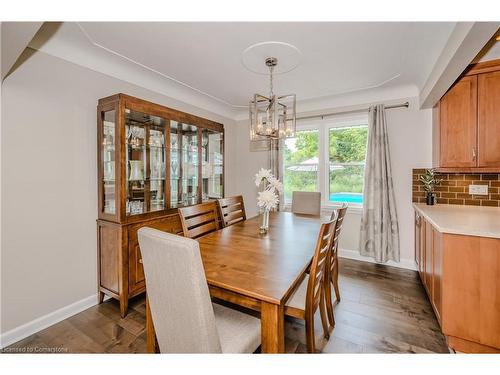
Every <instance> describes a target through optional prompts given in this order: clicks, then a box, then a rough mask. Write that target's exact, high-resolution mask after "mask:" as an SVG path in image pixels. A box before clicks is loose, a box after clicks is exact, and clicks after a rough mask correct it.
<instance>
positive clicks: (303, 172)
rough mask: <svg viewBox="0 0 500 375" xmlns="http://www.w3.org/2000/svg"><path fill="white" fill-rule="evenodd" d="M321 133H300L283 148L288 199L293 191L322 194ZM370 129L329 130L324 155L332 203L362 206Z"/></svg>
mask: <svg viewBox="0 0 500 375" xmlns="http://www.w3.org/2000/svg"><path fill="white" fill-rule="evenodd" d="M319 136H320V132H319V131H318V130H304V131H298V132H297V133H296V137H295V138H293V139H287V140H286V141H285V145H284V154H283V158H284V168H285V175H284V185H285V199H290V198H291V195H292V191H320V189H319V186H318V168H319ZM367 139H368V128H367V126H366V124H362V125H358V126H349V127H339V128H330V129H329V130H328V140H327V141H326V142H325V147H326V146H328V150H325V152H326V153H327V155H328V160H329V170H328V171H325V172H326V173H325V177H327V176H328V177H327V178H328V179H329V184H328V185H329V191H328V197H329V200H330V201H334V202H342V201H347V202H351V203H362V194H361V193H362V192H363V180H364V164H365V157H366V143H367Z"/></svg>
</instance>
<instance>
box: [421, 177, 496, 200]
mask: <svg viewBox="0 0 500 375" xmlns="http://www.w3.org/2000/svg"><path fill="white" fill-rule="evenodd" d="M412 172H413V183H412V185H413V186H412V201H413V202H418V203H425V195H426V193H425V190H424V186H423V184H422V182H420V181H419V178H420V176H421V175H423V174H424V173H425V169H413V171H412ZM436 177H437V178H440V179H442V180H443V181H442V182H441V184H440V185H438V186H437V187H436V199H437V203H441V204H460V205H470V206H492V207H500V174H498V173H436ZM469 185H488V195H471V194H469Z"/></svg>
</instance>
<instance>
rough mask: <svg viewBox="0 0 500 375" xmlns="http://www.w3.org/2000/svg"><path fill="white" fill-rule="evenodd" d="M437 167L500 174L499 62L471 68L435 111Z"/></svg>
mask: <svg viewBox="0 0 500 375" xmlns="http://www.w3.org/2000/svg"><path fill="white" fill-rule="evenodd" d="M433 126H434V132H433V138H434V139H433V143H434V144H433V148H434V152H433V158H434V166H435V167H437V168H438V169H440V170H441V171H443V172H446V171H448V172H459V171H464V172H467V171H478V172H480V171H483V172H498V171H500V60H495V61H488V62H485V63H479V64H475V65H473V66H471V67H470V68H469V69H468V70H467V71H466V73H465V74H464V75H463V76H462V77H461V78H460V79H458V80H457V81H456V82H455V84H454V85H453V86H452V87H451V88H450V89H449V90H448V92H447V93H446V94H445V95H444V96H443V97H442V98H441V100H440V101H439V103H438V104H437V105H436V107H435V108H434V116H433Z"/></svg>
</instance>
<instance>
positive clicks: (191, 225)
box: [179, 201, 220, 238]
mask: <svg viewBox="0 0 500 375" xmlns="http://www.w3.org/2000/svg"><path fill="white" fill-rule="evenodd" d="M179 216H180V218H181V225H182V231H183V233H184V237H188V238H198V237H201V236H203V235H205V234H208V233H211V232H215V231H216V230H219V229H220V226H219V216H218V212H217V204H216V203H215V201H212V202H206V203H201V204H197V205H195V206H189V207H182V208H179Z"/></svg>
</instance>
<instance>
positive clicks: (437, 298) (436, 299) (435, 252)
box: [431, 228, 443, 324]
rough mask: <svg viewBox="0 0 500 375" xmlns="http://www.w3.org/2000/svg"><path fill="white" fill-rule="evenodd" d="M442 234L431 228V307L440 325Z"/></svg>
mask: <svg viewBox="0 0 500 375" xmlns="http://www.w3.org/2000/svg"><path fill="white" fill-rule="evenodd" d="M442 237H443V236H442V234H441V233H439V232H438V231H437V230H436V229H435V228H432V299H431V302H432V307H433V308H434V312H435V313H436V318H437V320H438V321H439V323H440V324H441V304H442V278H443V254H442V244H441V241H442Z"/></svg>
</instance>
